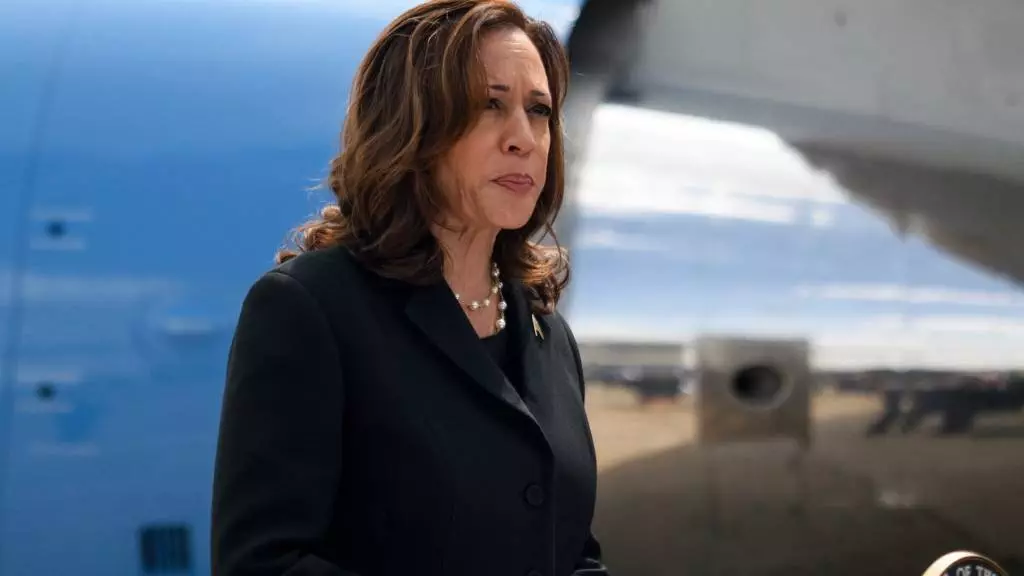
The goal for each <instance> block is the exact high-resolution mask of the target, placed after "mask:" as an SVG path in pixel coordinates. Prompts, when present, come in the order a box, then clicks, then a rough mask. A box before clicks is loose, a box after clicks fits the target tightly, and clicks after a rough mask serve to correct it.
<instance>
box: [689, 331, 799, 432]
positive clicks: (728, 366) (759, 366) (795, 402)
mask: <svg viewBox="0 0 1024 576" xmlns="http://www.w3.org/2000/svg"><path fill="white" fill-rule="evenodd" d="M694 346H695V349H696V356H697V374H698V376H697V386H696V397H697V400H696V414H697V440H698V442H699V443H700V444H702V445H717V444H727V443H731V442H743V441H752V440H753V441H757V440H774V439H792V440H794V441H796V442H798V443H799V445H800V446H802V447H804V448H806V447H809V446H810V444H811V413H810V396H811V386H812V382H813V378H812V377H811V372H810V358H809V356H810V349H809V344H808V342H806V341H804V340H767V339H751V338H730V337H717V336H716V337H701V338H698V339H697V341H696V343H695V345H694Z"/></svg>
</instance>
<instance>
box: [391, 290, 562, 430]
mask: <svg viewBox="0 0 1024 576" xmlns="http://www.w3.org/2000/svg"><path fill="white" fill-rule="evenodd" d="M504 290H505V298H506V299H507V300H508V302H509V307H510V309H511V312H512V314H509V315H508V316H506V322H507V323H508V325H507V327H506V328H505V329H506V330H511V335H512V336H513V338H514V340H513V342H515V344H513V345H515V346H517V347H518V349H519V351H520V353H519V354H518V355H517V356H518V358H519V361H520V362H521V363H522V367H521V372H520V373H521V374H522V376H523V380H524V382H523V389H524V390H525V391H526V393H527V397H529V396H537V395H540V394H543V389H544V386H543V382H542V376H541V372H542V370H541V368H542V367H541V365H540V364H541V354H540V352H541V346H542V345H543V343H544V339H543V338H544V337H546V336H547V326H546V325H545V324H542V320H541V319H540V318H538V317H536V316H535V315H534V314H533V313H532V312H531V311H530V307H529V299H528V297H527V294H526V288H525V286H523V285H522V283H520V282H518V281H515V280H512V281H506V282H505V288H504ZM405 313H406V315H407V316H408V317H409V319H410V320H411V321H412V322H413V324H415V325H416V326H417V327H418V328H419V329H420V331H422V332H423V333H424V335H426V337H427V339H428V340H429V341H430V342H431V343H432V344H433V345H434V346H436V347H437V348H438V349H439V350H440V351H441V352H443V353H444V355H445V356H447V357H448V358H449V359H450V360H451V361H452V362H453V363H454V364H455V365H457V366H458V367H459V368H460V369H461V370H462V371H463V372H465V373H466V374H467V375H468V376H469V377H470V378H471V379H472V380H473V381H474V382H476V384H478V385H479V386H481V387H482V388H483V389H485V390H486V391H487V392H488V393H490V394H492V395H493V396H495V397H497V398H498V399H500V400H501V401H502V402H504V403H505V404H507V405H509V406H511V407H513V408H515V409H516V410H517V411H519V412H521V413H523V414H524V415H526V416H527V417H529V418H530V419H531V420H533V421H534V423H536V419H535V418H534V415H533V414H532V413H531V412H530V409H529V408H527V406H526V404H525V402H524V399H523V398H522V397H521V396H520V395H519V393H518V392H516V389H515V388H514V387H513V386H512V384H511V382H509V380H508V378H507V377H506V376H505V374H504V373H503V372H502V371H501V369H500V368H498V366H497V365H496V364H495V363H494V362H492V361H491V358H490V356H489V355H488V354H487V350H486V349H485V348H484V346H483V344H482V343H481V342H480V338H479V336H477V334H476V332H475V331H474V330H473V327H472V325H471V324H470V323H469V322H468V321H467V320H466V318H465V315H464V312H463V311H462V308H461V307H460V306H459V304H458V302H457V301H456V300H455V296H454V294H453V293H452V291H451V289H450V288H449V287H448V284H447V283H445V282H437V283H435V284H431V285H429V286H425V287H418V288H416V289H414V290H413V292H412V294H411V296H410V298H409V300H408V302H407V303H406V306H405ZM535 322H536V327H537V328H538V329H539V331H540V332H542V335H538V334H537V332H536V331H535V326H534V324H535ZM538 426H539V425H538Z"/></svg>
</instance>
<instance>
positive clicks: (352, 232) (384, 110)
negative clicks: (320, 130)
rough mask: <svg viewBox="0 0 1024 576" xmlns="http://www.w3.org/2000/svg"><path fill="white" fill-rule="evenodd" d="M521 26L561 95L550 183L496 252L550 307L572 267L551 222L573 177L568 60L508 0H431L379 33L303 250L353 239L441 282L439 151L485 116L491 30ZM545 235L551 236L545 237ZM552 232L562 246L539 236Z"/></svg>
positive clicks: (385, 266) (548, 34) (360, 247)
mask: <svg viewBox="0 0 1024 576" xmlns="http://www.w3.org/2000/svg"><path fill="white" fill-rule="evenodd" d="M505 27H516V28H519V29H521V30H523V31H524V32H525V33H526V34H527V35H528V36H529V37H530V39H531V40H532V41H533V43H534V45H535V46H536V48H537V50H538V52H540V56H541V59H542V61H543V63H544V67H545V70H546V72H547V77H548V83H549V87H550V90H551V94H552V104H553V106H552V108H553V113H552V114H551V120H550V122H551V126H550V129H551V147H550V151H549V157H548V165H547V180H546V183H545V185H544V189H543V190H542V191H541V193H540V197H539V199H538V201H537V206H536V209H535V210H534V213H533V215H532V217H531V218H530V219H529V221H528V222H527V223H526V225H525V226H523V227H522V228H520V229H517V230H502V231H501V232H500V233H499V234H498V238H497V242H496V245H495V249H494V259H495V261H496V262H497V263H498V265H499V266H500V267H501V269H502V272H503V273H504V274H505V275H507V276H508V277H510V278H516V279H519V280H520V281H522V282H523V283H524V284H525V285H526V286H527V288H528V290H529V291H530V292H531V294H530V297H531V306H532V307H533V308H534V309H535V310H537V311H551V310H553V309H554V306H555V304H557V302H558V299H559V296H560V295H561V293H562V291H563V290H564V289H565V286H566V285H567V284H568V282H569V264H568V259H567V257H566V254H565V251H564V250H563V249H562V248H561V246H560V245H559V244H558V239H557V236H556V235H555V232H554V229H553V223H554V221H555V218H556V217H557V215H558V211H559V209H560V208H561V205H562V198H563V194H564V185H565V176H564V171H563V154H564V153H563V137H562V124H561V107H562V103H563V101H564V100H565V92H566V88H567V83H568V74H569V64H568V60H567V57H566V53H565V50H564V48H563V47H562V45H561V43H560V42H559V41H558V38H557V36H556V34H555V32H554V30H552V28H551V27H550V26H549V25H548V24H546V23H544V22H542V21H540V20H535V19H532V18H529V17H527V16H526V15H525V14H524V13H523V12H522V11H521V10H520V9H519V8H518V7H517V6H516V5H515V4H513V3H511V2H506V1H502V0H430V1H427V2H424V3H422V4H420V5H418V6H416V7H414V8H411V9H410V10H408V11H406V12H405V13H403V14H402V15H401V16H399V17H398V18H396V19H395V20H393V21H392V22H391V23H390V24H389V25H388V26H387V28H385V29H384V31H383V32H382V33H381V34H380V35H379V36H378V37H377V39H376V40H375V41H374V43H373V45H372V46H371V47H370V49H369V51H368V52H367V54H366V56H365V57H364V58H363V61H362V62H361V63H360V65H359V68H358V70H357V71H356V75H355V80H354V82H353V85H352V91H351V96H350V100H349V105H348V110H347V113H346V118H345V122H344V127H343V129H342V134H341V151H340V153H339V154H338V155H337V156H336V157H335V158H333V159H332V161H331V170H330V175H329V176H328V178H327V182H326V184H327V185H328V186H329V187H330V189H331V191H332V192H333V193H334V196H335V198H336V199H337V203H332V204H330V205H328V206H327V207H325V208H324V209H323V210H321V211H320V213H319V215H318V217H316V218H314V219H313V220H311V221H309V222H306V223H305V224H303V225H301V226H300V227H298V228H297V229H296V230H295V231H294V232H295V234H294V238H293V240H294V243H295V245H296V248H297V249H283V250H281V251H280V252H278V254H277V262H279V263H280V262H284V261H286V260H288V259H290V258H292V257H294V256H296V255H298V254H299V253H301V252H309V251H314V250H319V249H323V248H327V247H332V246H338V245H343V246H345V247H346V248H347V249H348V250H349V251H350V252H351V253H352V254H353V255H354V256H355V257H356V258H357V259H358V260H359V261H361V262H362V263H363V264H364V265H366V266H367V267H368V268H370V269H371V270H373V271H375V272H376V273H378V274H380V275H382V276H385V277H389V278H396V279H400V280H404V281H407V282H411V283H414V284H426V283H431V282H436V281H438V280H440V279H441V278H442V272H443V266H444V257H443V252H442V247H441V246H440V244H439V243H438V242H437V240H436V239H435V237H434V236H433V234H432V233H431V224H432V223H434V222H437V221H439V218H440V217H441V216H442V214H443V213H444V212H445V211H446V210H447V209H448V206H446V204H445V200H444V196H443V195H442V193H441V190H439V187H438V184H437V180H436V179H435V175H436V168H437V166H438V164H439V161H440V159H441V157H442V156H443V155H444V154H445V153H446V152H448V150H450V149H451V148H452V146H453V144H454V143H455V142H456V141H458V140H459V138H461V137H462V136H463V135H464V134H465V133H466V132H467V131H468V130H469V129H470V128H472V126H473V125H474V122H475V121H476V119H477V117H478V115H479V114H480V113H481V112H482V111H483V110H484V107H485V105H486V103H487V81H486V77H485V74H484V72H485V71H484V70H483V66H481V65H480V63H479V60H478V54H479V46H480V42H481V39H482V37H483V36H484V35H485V34H487V33H488V32H489V31H492V30H494V29H497V28H505ZM541 233H543V234H541ZM537 236H540V237H541V238H543V237H544V236H549V237H550V238H551V239H552V240H553V241H554V246H546V245H543V244H541V243H540V242H534V241H533V240H532V239H533V238H535V237H537Z"/></svg>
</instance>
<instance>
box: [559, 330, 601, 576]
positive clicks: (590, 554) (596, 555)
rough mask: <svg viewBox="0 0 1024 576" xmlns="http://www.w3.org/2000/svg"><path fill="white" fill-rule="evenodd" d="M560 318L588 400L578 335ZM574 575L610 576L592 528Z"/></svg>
mask: <svg viewBox="0 0 1024 576" xmlns="http://www.w3.org/2000/svg"><path fill="white" fill-rule="evenodd" d="M558 318H559V319H560V320H561V321H562V327H563V328H564V329H565V334H566V336H567V337H568V339H569V347H570V348H572V356H573V360H574V361H575V362H576V374H577V376H578V378H579V382H580V398H582V399H583V400H584V402H586V398H587V389H586V388H587V387H586V382H585V380H584V378H583V361H582V359H581V358H580V348H579V345H578V344H577V343H576V336H575V335H573V333H572V328H570V327H569V323H568V322H566V321H565V318H563V317H562V316H561V315H559V316H558ZM588 426H589V424H588ZM588 436H589V432H588ZM590 452H591V454H595V458H596V453H595V448H594V440H593V438H591V439H590ZM573 576H610V573H609V572H608V568H607V567H605V565H604V560H603V559H602V553H601V543H600V542H599V541H598V540H597V537H596V536H594V531H593V530H590V532H589V533H588V534H587V540H586V541H585V542H584V543H583V550H582V551H581V552H580V558H579V560H577V561H576V566H575V568H574V569H573Z"/></svg>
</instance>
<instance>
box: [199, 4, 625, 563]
mask: <svg viewBox="0 0 1024 576" xmlns="http://www.w3.org/2000/svg"><path fill="white" fill-rule="evenodd" d="M567 74H568V64H567V62H566V59H565V55H564V52H563V51H562V48H561V47H560V45H559V43H558V41H557V39H556V36H555V35H554V33H553V32H552V30H551V29H550V28H549V27H548V26H547V25H545V24H543V23H541V22H538V21H535V20H531V19H528V18H526V17H525V16H524V15H523V14H522V13H521V12H520V11H519V10H518V9H517V8H516V7H515V6H514V5H512V4H509V3H506V2H502V1H497V0H495V1H482V0H481V1H474V0H439V1H433V2H428V3H425V4H422V5H420V6H417V7H415V8H412V9H411V10H409V11H408V12H406V13H405V14H403V15H401V16H399V17H398V18H397V19H396V20H395V21H394V22H392V23H391V24H390V25H389V26H388V27H387V29H386V30H385V31H384V32H383V34H382V35H381V36H380V37H379V38H378V39H377V41H376V42H375V43H374V45H373V46H372V47H371V49H370V51H369V53H368V54H367V55H366V57H365V59H364V60H363V62H362V64H361V66H360V68H359V70H358V72H357V75H356V78H355V84H354V86H353V90H352V96H351V104H350V107H349V110H348V115H347V118H346V122H345V126H344V132H343V137H342V140H343V146H342V152H341V154H340V155H339V156H338V158H336V159H335V161H334V162H333V165H332V171H331V176H330V185H331V188H332V190H333V191H334V193H335V195H336V196H337V205H336V206H332V207H329V208H327V209H326V210H324V211H323V212H322V214H321V217H320V219H318V220H316V221H314V222H312V223H310V224H307V225H305V226H304V227H303V228H301V229H300V230H301V232H302V234H300V238H301V242H300V246H301V248H302V249H301V250H300V252H301V253H300V254H298V255H295V254H293V253H283V254H281V255H280V257H279V260H280V261H281V263H280V264H279V266H278V267H277V268H275V269H274V270H272V271H270V272H268V273H267V274H265V275H264V276H262V277H261V278H260V279H259V280H257V281H256V282H255V284H254V285H253V286H252V288H251V290H250V291H249V293H248V295H247V296H246V299H245V302H244V304H243V307H242V311H241V315H240V318H239V322H238V326H237V329H236V330H237V331H236V334H235V339H234V343H233V346H232V350H231V355H230V359H229V366H228V375H227V383H226V390H225V395H224V405H223V413H222V419H221V429H220V438H219V446H218V452H217V461H216V475H215V479H214V495H213V527H212V555H213V572H214V574H218V575H223V576H236V575H245V576H254V575H267V576H269V575H281V574H292V575H300V574H301V575H314V574H316V575H362V576H386V575H403V576H406V575H410V574H417V575H432V574H436V575H442V574H443V575H445V576H458V575H466V576H502V575H509V576H513V575H514V576H528V575H530V576H568V575H570V574H576V575H583V574H589V575H593V574H606V571H605V569H604V567H603V566H602V563H601V558H600V547H599V545H598V543H597V541H596V540H595V539H594V537H593V535H592V534H591V531H590V523H591V517H592V514H593V509H594V500H595V484H596V466H595V456H594V447H593V440H592V437H591V435H590V430H589V427H588V424H587V418H586V413H585V412H584V401H583V400H584V399H583V377H582V370H581V367H580V359H579V352H578V350H577V347H576V343H575V341H574V339H573V336H572V333H571V332H570V330H569V328H568V326H567V325H566V324H565V321H564V320H563V319H562V317H561V316H559V315H558V313H556V312H555V310H554V308H555V304H556V302H557V301H558V297H559V294H560V293H561V291H562V290H563V288H564V287H565V284H566V282H567V278H568V266H567V263H566V260H565V258H564V256H563V253H562V252H561V251H560V250H556V249H552V248H545V247H541V246H539V245H536V244H534V243H532V242H531V241H530V239H531V238H532V237H534V236H535V235H536V234H537V233H538V232H541V231H547V232H550V231H551V230H550V225H551V223H552V221H553V219H554V218H555V215H556V213H557V211H558V208H559V206H560V204H561V202H562V192H563V171H562V163H563V160H562V137H561V124H560V121H559V113H560V108H561V105H562V101H563V98H564V95H565V88H566V82H567Z"/></svg>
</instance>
